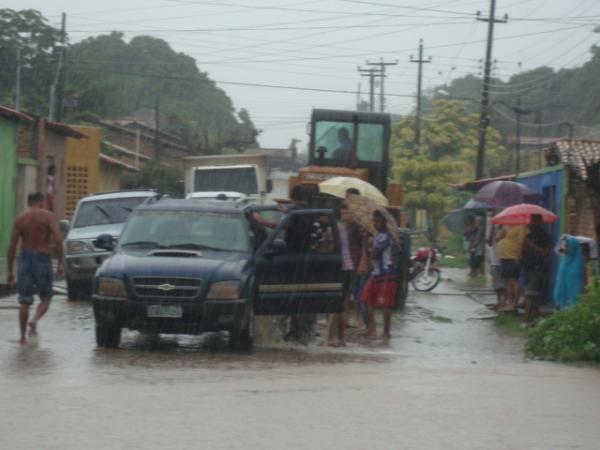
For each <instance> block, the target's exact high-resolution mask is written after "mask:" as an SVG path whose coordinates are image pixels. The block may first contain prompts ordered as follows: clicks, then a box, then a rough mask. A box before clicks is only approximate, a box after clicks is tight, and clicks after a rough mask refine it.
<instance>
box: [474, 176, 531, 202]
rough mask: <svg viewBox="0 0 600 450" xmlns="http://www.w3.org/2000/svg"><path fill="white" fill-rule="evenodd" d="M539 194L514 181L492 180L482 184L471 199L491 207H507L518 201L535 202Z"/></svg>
mask: <svg viewBox="0 0 600 450" xmlns="http://www.w3.org/2000/svg"><path fill="white" fill-rule="evenodd" d="M540 198H541V196H540V195H539V194H537V193H535V192H534V191H532V190H531V189H530V188H529V187H527V186H525V185H524V184H521V183H516V182H514V181H492V182H491V183H488V184H486V185H485V186H483V187H482V188H481V189H479V191H477V193H476V194H475V195H474V196H473V199H474V200H476V201H478V202H482V203H485V204H486V205H488V206H489V207H492V208H507V207H509V206H513V205H518V204H520V203H537V202H539V200H540Z"/></svg>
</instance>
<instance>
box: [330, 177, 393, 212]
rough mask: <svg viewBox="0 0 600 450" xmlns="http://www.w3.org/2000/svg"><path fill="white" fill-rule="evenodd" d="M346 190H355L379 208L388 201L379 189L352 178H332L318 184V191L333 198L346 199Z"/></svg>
mask: <svg viewBox="0 0 600 450" xmlns="http://www.w3.org/2000/svg"><path fill="white" fill-rule="evenodd" d="M348 189H356V190H358V192H360V195H361V196H362V197H367V198H370V199H371V200H373V201H374V202H375V203H376V204H378V205H380V206H387V205H388V200H387V198H385V195H383V194H382V193H381V191H380V190H379V189H377V188H376V187H375V186H373V185H372V184H370V183H367V182H366V181H363V180H361V179H359V178H354V177H333V178H330V179H328V180H325V181H323V182H321V183H319V191H321V192H322V193H324V194H329V195H333V196H334V197H339V198H346V191H347V190H348Z"/></svg>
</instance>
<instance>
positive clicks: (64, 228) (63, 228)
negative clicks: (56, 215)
mask: <svg viewBox="0 0 600 450" xmlns="http://www.w3.org/2000/svg"><path fill="white" fill-rule="evenodd" d="M70 228H71V223H70V222H69V221H68V220H67V219H63V220H61V221H60V222H58V229H59V230H60V232H61V233H62V234H64V235H66V234H67V233H68V232H69V229H70Z"/></svg>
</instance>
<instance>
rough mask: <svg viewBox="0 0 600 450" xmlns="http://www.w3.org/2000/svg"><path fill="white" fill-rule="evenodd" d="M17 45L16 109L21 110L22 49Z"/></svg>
mask: <svg viewBox="0 0 600 450" xmlns="http://www.w3.org/2000/svg"><path fill="white" fill-rule="evenodd" d="M19 45H20V44H17V72H16V74H15V76H16V77H17V78H16V80H15V109H16V110H17V111H20V110H21V47H20V46H19Z"/></svg>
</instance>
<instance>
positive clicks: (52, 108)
mask: <svg viewBox="0 0 600 450" xmlns="http://www.w3.org/2000/svg"><path fill="white" fill-rule="evenodd" d="M66 26H67V15H66V14H65V13H62V24H61V27H60V41H59V42H58V43H57V44H58V45H57V46H58V47H60V50H59V52H58V64H57V66H56V74H55V76H54V81H53V82H52V85H51V86H50V101H49V102H48V119H50V120H55V119H56V91H57V89H58V86H59V84H60V80H61V78H62V77H63V64H64V56H65V35H66ZM61 91H62V86H61ZM61 97H62V92H61ZM61 108H62V100H61Z"/></svg>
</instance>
